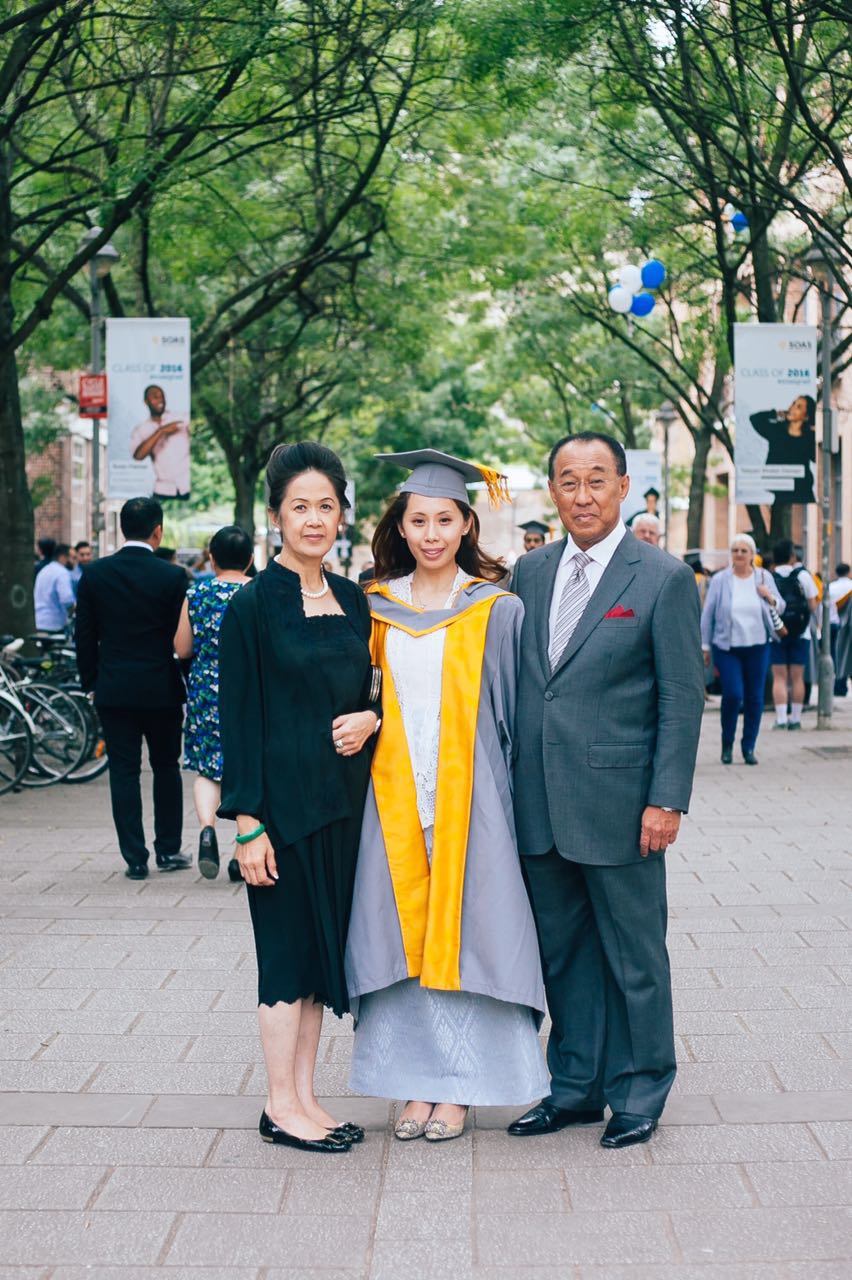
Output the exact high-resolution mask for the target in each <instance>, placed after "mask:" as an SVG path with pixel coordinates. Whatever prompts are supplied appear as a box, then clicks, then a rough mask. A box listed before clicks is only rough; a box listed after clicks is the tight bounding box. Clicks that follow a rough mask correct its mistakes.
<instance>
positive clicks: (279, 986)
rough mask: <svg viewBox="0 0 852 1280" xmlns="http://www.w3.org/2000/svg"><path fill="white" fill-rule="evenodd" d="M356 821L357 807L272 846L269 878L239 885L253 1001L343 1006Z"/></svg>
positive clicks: (335, 1008)
mask: <svg viewBox="0 0 852 1280" xmlns="http://www.w3.org/2000/svg"><path fill="white" fill-rule="evenodd" d="M360 828H361V811H360V809H359V810H358V811H357V814H356V815H355V816H353V817H351V818H344V819H343V820H342V821H340V822H333V823H331V824H330V825H329V826H327V827H322V828H321V829H320V830H319V831H315V832H314V833H313V834H312V835H310V836H306V837H305V839H303V840H298V841H297V842H296V843H295V844H292V845H287V846H286V847H285V848H283V849H281V850H276V853H275V862H276V866H277V869H278V880H277V881H276V883H275V884H274V885H273V886H270V887H266V888H263V887H255V886H252V885H247V886H246V889H247V892H248V901H249V909H250V911H251V919H252V925H253V926H254V941H255V948H256V951H257V1000H258V1004H264V1005H269V1006H270V1007H271V1006H272V1005H274V1004H276V1003H277V1002H278V1001H279V1000H283V1001H284V1002H285V1003H287V1004H292V1003H293V1002H294V1001H295V1000H300V999H303V998H304V997H307V996H313V997H314V999H315V1000H316V1001H317V1002H318V1003H320V1004H324V1005H327V1006H328V1008H329V1009H332V1010H333V1011H334V1013H336V1014H337V1015H338V1017H340V1016H341V1015H342V1014H344V1013H346V1012H347V1011H348V1009H349V1000H348V996H347V993H346V974H345V972H344V967H343V957H344V952H345V949H346V934H347V930H348V928H349V913H350V910H351V907H352V887H353V885H354V882H355V862H356V859H357V856H358V841H359V836H360Z"/></svg>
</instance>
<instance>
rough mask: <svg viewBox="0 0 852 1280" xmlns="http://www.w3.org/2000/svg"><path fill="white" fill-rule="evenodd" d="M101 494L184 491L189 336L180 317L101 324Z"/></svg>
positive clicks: (170, 495) (162, 495)
mask: <svg viewBox="0 0 852 1280" xmlns="http://www.w3.org/2000/svg"><path fill="white" fill-rule="evenodd" d="M106 368H107V375H108V384H109V415H108V422H109V445H108V449H107V495H108V497H110V498H121V499H126V498H136V497H141V496H143V495H144V496H149V497H150V496H152V495H153V496H154V497H155V498H158V499H159V500H160V501H163V500H167V499H173V500H185V499H186V498H188V497H189V493H190V466H189V443H190V425H189V424H190V393H189V373H190V333H189V320H186V319H175V318H167V319H153V320H149V319H134V320H107V322H106Z"/></svg>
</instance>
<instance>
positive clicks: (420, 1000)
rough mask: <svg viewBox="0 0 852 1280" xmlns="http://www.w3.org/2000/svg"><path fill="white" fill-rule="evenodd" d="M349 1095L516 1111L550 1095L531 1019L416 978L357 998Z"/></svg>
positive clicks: (521, 1010)
mask: <svg viewBox="0 0 852 1280" xmlns="http://www.w3.org/2000/svg"><path fill="white" fill-rule="evenodd" d="M358 1003H359V1007H358V1020H357V1022H356V1025H355V1046H354V1049H353V1053H352V1071H351V1075H350V1078H349V1087H350V1088H351V1089H353V1090H354V1091H355V1092H356V1093H363V1094H367V1095H369V1096H371V1097H374V1098H398V1099H400V1100H401V1101H406V1100H408V1099H416V1100H417V1101H420V1102H454V1103H459V1104H460V1105H462V1106H477V1107H497V1106H521V1105H523V1104H524V1103H529V1102H534V1101H538V1099H539V1098H543V1097H546V1096H547V1095H548V1094H549V1092H550V1079H549V1077H548V1074H547V1070H546V1068H545V1064H544V1057H543V1055H542V1051H541V1045H540V1044H539V1040H538V1035H537V1033H536V1025H535V1019H534V1015H533V1012H532V1010H531V1009H528V1008H526V1007H525V1006H523V1005H518V1004H508V1003H506V1002H505V1001H503V1000H494V999H492V998H491V997H490V996H480V995H473V994H471V993H470V992H467V991H430V990H429V989H428V988H426V987H421V986H420V983H419V982H418V980H417V979H416V978H409V979H407V980H406V981H404V982H396V983H394V985H393V986H390V987H386V988H385V989H384V990H383V991H373V992H371V993H370V994H369V995H365V996H362V997H361V998H360V1001H359V1002H358Z"/></svg>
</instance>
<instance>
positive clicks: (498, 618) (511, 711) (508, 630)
mask: <svg viewBox="0 0 852 1280" xmlns="http://www.w3.org/2000/svg"><path fill="white" fill-rule="evenodd" d="M523 621H524V606H523V604H522V603H521V601H520V600H519V599H518V598H517V597H514V598H511V599H507V600H505V601H504V600H498V601H497V603H496V604H495V605H494V607H493V609H492V614H491V619H490V622H489V630H490V629H491V627H492V626H494V631H495V632H496V635H495V636H494V640H495V641H496V652H495V654H494V661H495V665H496V670H495V672H494V676H493V678H492V679H491V681H490V693H491V706H492V710H493V713H494V722H495V724H496V725H497V728H498V731H499V734H500V745H501V747H502V749H503V755H504V757H505V760H506V767H507V769H508V770H509V777H510V778H511V777H512V764H513V761H514V757H515V753H516V749H517V748H516V737H515V710H516V707H517V700H518V672H519V668H520V654H521V627H522V626H523ZM495 624H496V625H495ZM489 643H491V637H490V636H489Z"/></svg>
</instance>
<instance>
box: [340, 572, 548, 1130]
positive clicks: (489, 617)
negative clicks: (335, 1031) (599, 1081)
mask: <svg viewBox="0 0 852 1280" xmlns="http://www.w3.org/2000/svg"><path fill="white" fill-rule="evenodd" d="M368 599H369V601H370V605H371V609H372V613H373V642H372V643H373V657H374V661H376V662H377V663H379V664H380V665H382V669H383V675H384V680H383V688H384V693H383V716H384V721H383V727H382V734H381V737H380V740H379V744H378V747H377V750H376V754H375V757H374V761H373V767H372V776H371V780H370V784H369V786H368V790H367V803H366V806H365V812H364V824H363V829H362V834H361V843H360V848H359V854H358V866H357V872H356V878H355V889H354V896H353V905H352V916H351V923H350V931H349V939H348V943H347V950H346V974H347V984H348V988H349V995H350V1003H351V1005H352V1010H353V1013H354V1014H355V1017H356V1032H355V1047H354V1053H353V1066H352V1078H351V1087H352V1088H353V1089H354V1090H355V1091H356V1092H361V1093H368V1094H373V1095H376V1096H381V1097H399V1098H421V1099H424V1100H429V1101H443V1102H458V1103H461V1104H478V1105H512V1104H521V1103H526V1102H529V1101H531V1100H532V1099H534V1098H538V1097H540V1096H541V1095H542V1093H543V1092H546V1090H547V1075H546V1072H545V1071H544V1065H543V1060H542V1055H541V1050H540V1047H539V1045H538V1041H537V1036H536V1028H537V1024H538V1022H539V1021H540V1018H541V1014H542V1013H543V1010H544V985H543V980H542V975H541V965H540V960H539V952H538V942H537V938H536V932H535V925H534V921H533V917H532V911H531V908H530V904H529V899H528V896H527V892H526V888H525V885H524V881H523V877H522V874H521V867H520V859H519V857H518V851H517V845H516V842H515V826H514V817H513V813H512V783H511V776H512V774H511V761H512V753H513V722H514V710H515V689H516V680H517V660H518V638H519V634H520V626H521V621H522V617H523V606H522V605H521V603H520V601H519V600H518V599H517V598H516V597H515V596H512V595H509V594H507V593H506V592H503V591H501V590H500V589H499V588H497V587H495V586H493V585H492V584H490V583H485V582H480V581H470V582H469V583H468V585H467V586H466V587H464V588H463V589H462V590H461V591H460V593H459V595H458V597H457V600H456V602H455V604H454V605H453V606H452V607H451V608H449V609H443V610H429V611H422V610H419V609H415V608H413V607H412V606H410V605H408V604H407V603H405V602H404V601H403V600H401V599H399V598H398V597H396V596H395V595H394V584H393V582H391V583H390V584H377V585H376V587H374V588H373V590H372V591H371V593H369V594H368ZM392 627H399V628H402V629H403V630H404V631H405V632H406V633H407V634H409V635H412V636H421V635H425V634H428V633H430V632H432V631H434V630H436V629H438V628H445V630H446V638H445V646H444V654H443V665H442V675H441V679H442V688H441V734H440V744H439V754H438V775H437V786H436V802H435V822H434V825H433V826H432V827H431V828H429V830H428V831H427V832H425V833H424V831H423V828H422V826H421V823H420V818H419V816H418V812H417V799H416V792H415V788H414V780H413V775H412V770H411V763H410V757H409V751H408V744H407V740H406V738H405V729H404V726H403V723H402V716H401V712H400V708H399V705H398V702H397V697H396V691H395V689H394V682H393V675H392V672H391V670H390V667H389V664H388V662H387V658H386V654H385V652H384V649H385V644H384V641H385V639H386V637H387V632H388V629H389V628H392Z"/></svg>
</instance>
